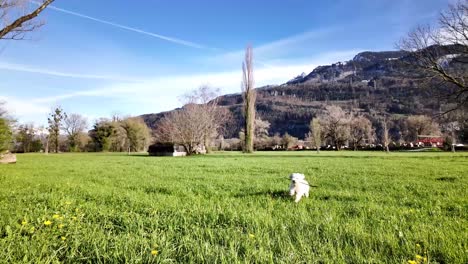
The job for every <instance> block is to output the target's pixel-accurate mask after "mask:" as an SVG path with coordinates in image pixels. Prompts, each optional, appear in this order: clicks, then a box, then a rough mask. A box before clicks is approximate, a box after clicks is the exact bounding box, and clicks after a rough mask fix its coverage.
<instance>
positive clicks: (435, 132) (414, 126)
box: [406, 115, 441, 142]
mask: <svg viewBox="0 0 468 264" xmlns="http://www.w3.org/2000/svg"><path fill="white" fill-rule="evenodd" d="M406 127H407V129H408V130H407V131H406V139H407V140H408V141H413V142H414V141H416V140H417V139H418V136H420V135H431V136H439V135H441V132H440V128H439V124H437V123H436V122H435V121H434V120H433V119H432V118H431V117H429V116H424V115H416V116H410V117H408V119H406Z"/></svg>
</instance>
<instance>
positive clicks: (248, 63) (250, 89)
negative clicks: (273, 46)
mask: <svg viewBox="0 0 468 264" xmlns="http://www.w3.org/2000/svg"><path fill="white" fill-rule="evenodd" d="M241 87H242V98H243V99H244V116H245V122H244V131H245V139H244V140H245V144H244V152H246V153H252V152H253V151H254V136H255V135H254V133H255V100H256V97H257V95H256V91H255V88H254V72H253V51H252V46H250V45H249V46H247V49H246V51H245V60H244V62H243V63H242V85H241Z"/></svg>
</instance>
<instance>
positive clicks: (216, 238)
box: [0, 151, 468, 263]
mask: <svg viewBox="0 0 468 264" xmlns="http://www.w3.org/2000/svg"><path fill="white" fill-rule="evenodd" d="M292 172H302V173H304V174H305V175H306V178H307V180H308V181H309V182H310V183H311V184H312V185H316V186H317V187H316V188H312V192H311V195H310V197H309V198H307V199H303V200H302V201H301V202H300V203H299V204H295V203H293V201H292V200H291V198H290V197H288V195H287V189H288V185H289V181H288V179H287V177H288V175H289V174H290V173H292ZM467 190H468V153H455V154H452V153H391V154H385V153H376V152H347V151H343V152H322V153H320V154H316V153H314V152H257V153H255V154H252V155H243V154H240V153H216V154H212V155H206V156H194V157H178V158H173V157H148V156H146V155H131V156H127V155H126V154H109V153H102V154H58V155H57V154H49V155H43V154H20V155H18V163H17V164H15V165H4V166H0V248H1V250H0V262H1V263H17V262H21V263H58V262H64V263H76V262H81V263H123V262H128V263H468V193H467ZM412 261H414V262H412Z"/></svg>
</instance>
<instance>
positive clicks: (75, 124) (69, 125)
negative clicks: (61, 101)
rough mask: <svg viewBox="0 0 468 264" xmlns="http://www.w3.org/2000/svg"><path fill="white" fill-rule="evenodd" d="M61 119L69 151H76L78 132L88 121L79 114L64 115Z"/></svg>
mask: <svg viewBox="0 0 468 264" xmlns="http://www.w3.org/2000/svg"><path fill="white" fill-rule="evenodd" d="M63 121H64V125H63V128H64V129H65V132H66V133H67V136H68V144H69V147H70V151H77V148H78V146H79V142H80V136H81V135H80V134H81V133H83V132H84V131H85V129H86V128H87V127H88V121H87V120H86V118H85V117H83V116H81V115H79V114H70V115H68V116H65V118H64V120H63Z"/></svg>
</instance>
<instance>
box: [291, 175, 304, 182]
mask: <svg viewBox="0 0 468 264" xmlns="http://www.w3.org/2000/svg"><path fill="white" fill-rule="evenodd" d="M289 179H290V180H291V182H292V183H296V182H300V181H303V180H304V179H305V176H304V174H302V173H292V174H291V175H289Z"/></svg>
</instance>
